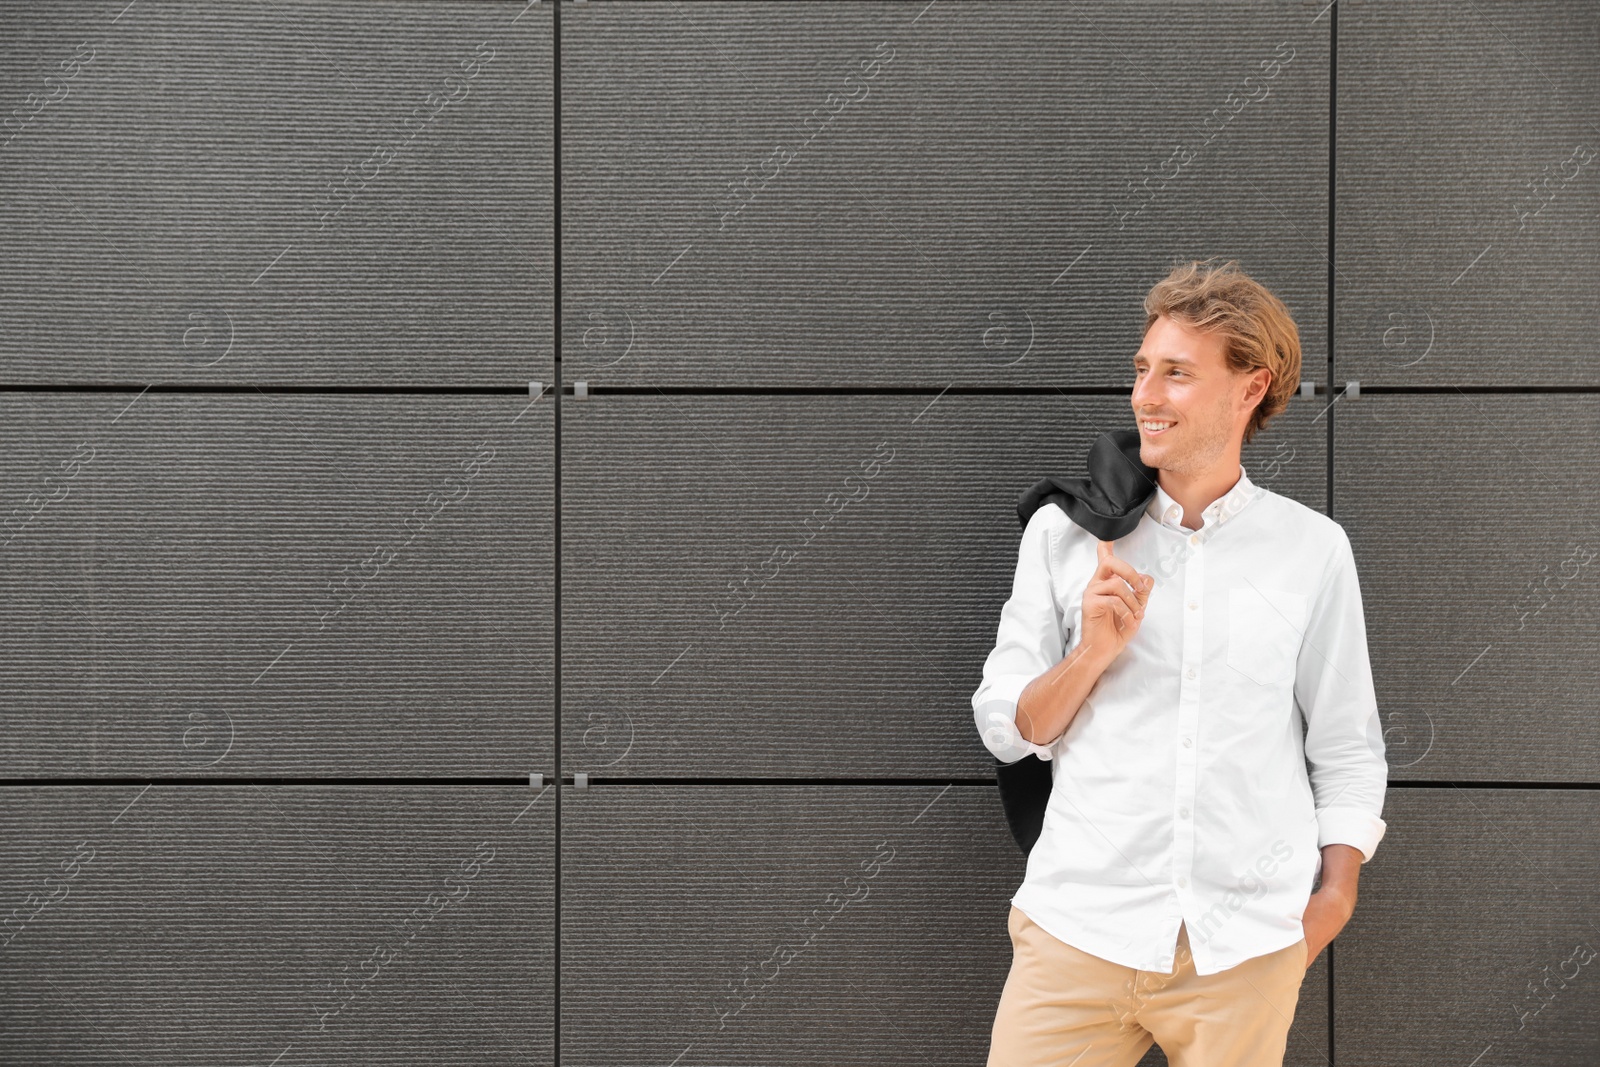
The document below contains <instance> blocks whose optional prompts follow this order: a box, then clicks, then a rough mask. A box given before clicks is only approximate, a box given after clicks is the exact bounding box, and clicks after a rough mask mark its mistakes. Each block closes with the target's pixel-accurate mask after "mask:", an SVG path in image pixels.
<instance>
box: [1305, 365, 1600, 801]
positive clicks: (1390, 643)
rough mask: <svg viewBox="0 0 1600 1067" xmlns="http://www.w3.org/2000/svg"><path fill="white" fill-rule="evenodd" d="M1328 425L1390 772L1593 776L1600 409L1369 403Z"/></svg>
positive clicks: (1593, 404)
mask: <svg viewBox="0 0 1600 1067" xmlns="http://www.w3.org/2000/svg"><path fill="white" fill-rule="evenodd" d="M1334 427H1335V435H1336V437H1335V444H1334V453H1333V454H1334V475H1335V476H1334V495H1333V498H1334V512H1333V513H1334V515H1335V517H1336V518H1337V519H1338V520H1339V522H1340V523H1342V524H1343V525H1344V526H1345V528H1346V530H1347V531H1348V532H1349V534H1350V541H1351V545H1352V547H1353V548H1354V549H1355V554H1356V562H1357V565H1358V566H1359V568H1360V571H1361V590H1362V596H1363V598H1364V599H1365V602H1366V609H1367V631H1368V645H1369V648H1370V649H1371V652H1372V668H1373V675H1374V677H1375V680H1376V682H1377V687H1378V707H1379V709H1380V714H1381V715H1382V717H1383V724H1384V737H1385V740H1386V743H1387V745H1388V749H1389V751H1388V758H1389V771H1390V774H1391V776H1392V777H1394V778H1414V779H1427V780H1431V781H1441V780H1452V779H1453V780H1457V781H1460V780H1478V781H1536V782H1556V781H1586V782H1594V781H1600V722H1597V720H1596V716H1595V712H1596V710H1597V705H1596V698H1595V693H1596V690H1597V689H1600V661H1597V659H1596V657H1595V649H1596V647H1600V585H1597V584H1596V577H1597V575H1600V522H1597V520H1596V508H1595V505H1596V503H1597V502H1600V488H1597V482H1596V480H1595V475H1594V471H1595V464H1596V463H1597V462H1600V450H1597V449H1596V447H1595V439H1596V437H1597V436H1600V401H1597V400H1596V398H1595V397H1593V396H1561V395H1543V396H1515V395H1484V394H1468V393H1455V394H1451V395H1445V396H1363V397H1361V398H1360V399H1358V400H1352V401H1348V402H1341V403H1340V404H1339V408H1338V413H1337V418H1336V421H1335V423H1334Z"/></svg>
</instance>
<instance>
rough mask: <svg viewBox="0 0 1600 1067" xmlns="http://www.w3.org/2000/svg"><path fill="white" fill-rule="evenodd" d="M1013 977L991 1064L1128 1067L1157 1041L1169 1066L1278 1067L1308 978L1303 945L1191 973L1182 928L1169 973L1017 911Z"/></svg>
mask: <svg viewBox="0 0 1600 1067" xmlns="http://www.w3.org/2000/svg"><path fill="white" fill-rule="evenodd" d="M1007 927H1008V929H1009V930H1010V931H1011V949H1012V956H1011V973H1010V974H1009V975H1008V976H1007V977H1006V985H1005V990H1004V991H1003V992H1002V993H1001V994H1000V1006H999V1008H998V1010H997V1011H996V1012H995V1019H994V1031H993V1033H992V1034H991V1036H990V1041H989V1065H988V1067H1134V1065H1135V1064H1137V1063H1138V1062H1139V1060H1140V1058H1141V1057H1143V1056H1144V1054H1145V1052H1146V1051H1147V1050H1148V1049H1149V1048H1150V1046H1151V1044H1153V1043H1154V1042H1157V1041H1159V1042H1160V1043H1161V1048H1162V1051H1164V1052H1165V1053H1166V1054H1167V1062H1168V1063H1169V1064H1170V1065H1171V1067H1282V1065H1283V1050H1284V1045H1285V1044H1286V1043H1287V1041H1288V1038H1289V1024H1290V1023H1291V1022H1293V1021H1294V1009H1295V1005H1296V1003H1297V1002H1298V1001H1299V999H1300V983H1301V981H1302V980H1303V979H1304V978H1305V973H1306V953H1307V951H1308V948H1309V946H1307V944H1306V941H1305V939H1304V938H1301V939H1300V940H1299V941H1297V942H1295V943H1294V944H1292V945H1290V946H1288V947H1287V948H1283V949H1279V950H1278V951H1277V952H1269V953H1267V954H1266V955H1265V956H1257V957H1255V958H1254V959H1248V960H1245V961H1244V962H1243V963H1241V964H1239V965H1238V966H1235V967H1230V968H1229V969H1228V970H1226V971H1221V972H1219V973H1217V974H1208V975H1204V976H1202V975H1197V974H1195V970H1194V957H1193V956H1192V955H1191V954H1190V951H1189V931H1188V928H1187V926H1181V927H1179V930H1178V946H1177V954H1176V959H1175V961H1174V962H1175V964H1176V968H1177V969H1176V971H1175V972H1174V973H1173V974H1170V975H1167V974H1159V973H1157V972H1155V971H1141V970H1137V969H1135V968H1133V967H1124V966H1122V965H1121V964H1117V963H1112V962H1111V961H1110V960H1105V959H1101V958H1100V957H1099V956H1094V955H1090V954H1089V953H1087V952H1084V951H1082V950H1081V949H1077V948H1074V947H1072V946H1071V945H1068V944H1065V943H1064V942H1062V941H1059V940H1057V939H1056V938H1055V937H1053V936H1052V935H1050V934H1048V933H1046V932H1045V931H1044V929H1043V928H1041V927H1040V926H1039V924H1037V923H1035V922H1034V921H1033V920H1032V919H1030V918H1028V916H1027V914H1026V913H1024V912H1023V911H1022V909H1020V908H1018V907H1017V906H1016V905H1015V904H1013V905H1012V906H1011V916H1010V918H1009V920H1007Z"/></svg>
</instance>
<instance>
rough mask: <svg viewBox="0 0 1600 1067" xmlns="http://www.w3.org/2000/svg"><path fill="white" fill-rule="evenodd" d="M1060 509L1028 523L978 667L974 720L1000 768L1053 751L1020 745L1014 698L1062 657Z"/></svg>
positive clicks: (1030, 744) (1041, 510) (1041, 513)
mask: <svg viewBox="0 0 1600 1067" xmlns="http://www.w3.org/2000/svg"><path fill="white" fill-rule="evenodd" d="M1058 516H1059V517H1060V519H1065V516H1063V515H1061V509H1060V508H1058V507H1056V506H1055V505H1054V504H1046V505H1045V506H1043V507H1041V508H1039V509H1038V510H1036V511H1035V512H1034V513H1033V514H1032V515H1031V516H1029V518H1028V525H1027V526H1026V527H1025V528H1024V529H1023V531H1022V543H1021V546H1020V547H1019V549H1018V551H1017V570H1016V574H1015V576H1014V577H1013V578H1012V580H1011V596H1010V598H1009V599H1008V600H1007V601H1006V602H1005V606H1004V607H1002V608H1001V609H1000V627H999V631H998V633H997V635H996V638H995V646H994V649H993V650H992V651H991V652H990V653H989V656H988V658H987V659H986V660H985V661H984V664H983V681H982V682H981V683H980V684H979V685H978V689H977V692H975V693H973V694H972V712H973V719H974V721H975V722H976V723H977V727H978V734H979V736H981V737H982V738H983V744H984V747H986V748H987V749H988V750H989V751H990V752H992V753H993V754H994V756H995V758H996V759H998V760H1000V761H1001V762H1003V763H1015V762H1016V761H1017V760H1019V759H1021V758H1022V757H1024V756H1026V755H1028V754H1030V753H1032V754H1033V755H1036V756H1038V757H1039V758H1040V759H1046V760H1047V759H1051V758H1052V756H1053V751H1052V750H1051V749H1050V748H1049V747H1047V746H1045V745H1037V744H1034V743H1033V742H1031V741H1026V740H1024V739H1023V737H1022V734H1021V732H1020V731H1018V729H1017V721H1016V716H1017V698H1018V697H1020V696H1021V695H1022V691H1023V690H1024V689H1026V688H1027V687H1028V683H1029V682H1031V681H1033V680H1034V679H1035V678H1037V677H1039V675H1041V674H1043V673H1044V672H1045V671H1047V670H1049V669H1050V668H1051V667H1053V666H1055V665H1056V664H1057V663H1059V662H1061V658H1062V656H1063V655H1065V651H1064V647H1063V635H1062V631H1061V612H1060V611H1059V610H1058V608H1057V606H1056V596H1055V588H1054V584H1053V581H1052V578H1051V559H1052V555H1053V551H1054V546H1055V533H1056V530H1057V529H1058V518H1057V517H1058Z"/></svg>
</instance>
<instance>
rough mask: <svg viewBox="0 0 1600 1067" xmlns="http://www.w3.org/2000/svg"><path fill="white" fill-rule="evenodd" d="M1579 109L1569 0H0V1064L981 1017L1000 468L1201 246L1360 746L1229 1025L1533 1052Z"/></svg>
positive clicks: (776, 1039)
mask: <svg viewBox="0 0 1600 1067" xmlns="http://www.w3.org/2000/svg"><path fill="white" fill-rule="evenodd" d="M1247 77H1248V78H1250V79H1251V80H1250V81H1249V82H1246V81H1245V79H1246V78H1247ZM430 94H432V95H431V96H430ZM830 94H833V95H830ZM1230 94H1237V95H1234V96H1232V97H1230ZM1241 98H1248V102H1246V103H1244V105H1243V106H1242V107H1240V106H1239V102H1240V100H1241ZM846 100H847V101H848V102H842V101H846ZM1597 101H1600V8H1596V7H1594V6H1593V5H1590V4H1587V3H1582V2H1578V0H1568V2H1554V0H1548V2H1542V3H1537V4H1534V3H1526V2H1513V0H1493V2H1491V0H1473V2H1471V3H1468V4H1466V5H1457V4H1447V3H1444V2H1443V0H1429V2H1426V3H1422V2H1417V3H1411V4H1406V5H1388V4H1376V3H1351V2H1350V0H1344V2H1342V3H1339V4H1338V6H1337V9H1336V10H1335V9H1334V8H1333V7H1331V6H1329V5H1327V4H1326V3H1325V0H1305V2H1276V3H1254V4H1249V3H1232V4H1206V5H1200V4H1186V3H1185V4H1157V3H1150V2H1144V3H1132V4H1129V3H1123V4H1096V3H1087V2H1074V3H1070V4H1064V3H1054V2H1052V3H1045V2H1016V3H975V2H973V3H961V2H956V0H939V2H937V3H931V4H930V3H924V2H922V0H912V2H908V3H877V2H833V3H807V4H802V3H773V2H759V3H758V2H755V0H738V2H728V3H711V2H697V0H682V2H674V0H663V2H659V3H658V2H646V0H624V2H603V0H594V2H581V3H571V2H569V3H562V4H560V5H559V9H558V7H557V5H556V4H555V3H551V2H541V3H536V4H533V5H525V3H524V2H523V0H505V2H487V0H470V2H446V0H392V2H372V0H362V2H356V0H350V2H348V3H335V2H328V0H317V2H294V0H269V2H267V3H264V4H251V5H239V6H237V7H222V6H219V5H213V4H203V3H199V2H192V3H158V2H156V0H137V2H135V3H133V4H131V5H129V4H126V0H111V2H110V3H107V4H99V3H88V2H62V3H54V4H50V5H31V4H23V3H20V2H10V0H8V2H5V3H4V4H0V118H4V117H6V116H12V118H11V121H10V122H9V123H7V124H6V125H5V126H4V128H3V129H0V359H3V365H0V449H3V452H0V455H3V465H0V471H3V477H4V482H3V484H0V494H3V495H0V523H3V526H0V649H3V652H0V712H3V720H0V894H3V896H0V905H3V906H0V916H7V917H8V918H6V920H5V924H4V930H3V933H0V1061H3V1062H5V1063H13V1062H15V1063H19V1064H21V1063H29V1064H32V1063H51V1064H53V1063H72V1064H124V1063H193V1064H200V1063H206V1064H212V1063H230V1064H232V1063H237V1064H246V1063H251V1064H254V1063H261V1064H269V1063H275V1064H278V1065H280V1067H290V1065H293V1064H317V1063H355V1062H360V1063H386V1064H387V1063H396V1062H417V1063H436V1062H473V1063H508V1064H522V1063H535V1064H546V1063H555V1062H557V1061H559V1062H562V1063H568V1064H585V1065H600V1064H605V1065H630V1064H637V1065H647V1064H671V1063H677V1064H680V1065H683V1067H689V1065H691V1064H700V1065H714V1064H728V1063H761V1064H774V1065H776V1064H801V1063H803V1064H816V1065H823V1064H827V1065H830V1067H831V1065H837V1064H856V1063H860V1064H867V1063H871V1064H891V1063H892V1064H900V1063H906V1064H910V1063H917V1064H977V1063H982V1062H983V1060H984V1056H985V1052H986V1049H987V1045H988V1036H989V1027H990V1024H991V1022H992V1019H993V1013H994V1007H995V1003H996V1001H997V999H998V997H999V993H1000V988H1001V985H1002V984H1003V982H1004V979H1005V974H1006V969H1007V967H1008V966H1009V962H1010V946H1009V943H1008V941H1007V936H1006V927H1005V913H1006V907H1007V903H1006V901H1007V899H1008V898H1009V896H1010V894H1011V893H1012V892H1013V890H1014V889H1015V887H1016V885H1017V883H1018V882H1019V880H1020V878H1021V876H1022V869H1023V859H1022V856H1021V854H1020V853H1019V852H1017V850H1016V848H1015V846H1014V845H1013V844H1012V842H1011V840H1010V838H1009V836H1008V834H1007V832H1006V830H1005V827H1004V823H1003V820H1002V818H1001V815H1000V810H999V804H998V801H997V799H996V796H995V792H994V787H993V784H992V777H991V774H992V765H993V761H992V759H991V758H990V757H989V756H988V754H987V752H986V751H985V750H984V749H983V747H982V745H981V743H980V742H979V739H978V737H977V735H976V732H975V730H974V729H973V726H972V721H971V709H970V707H969V705H968V698H969V697H970V695H971V693H972V691H973V689H974V688H975V687H976V685H977V681H978V678H979V672H980V669H981V665H982V660H983V656H984V655H985V654H986V652H987V650H988V647H989V643H990V642H991V641H992V639H993V634H994V626H995V623H996V621H997V619H998V612H999V608H1000V605H1001V603H1002V602H1003V599H1004V596H1005V594H1006V591H1007V590H1008V589H1009V584H1010V577H1011V569H1012V566H1013V564H1014V561H1015V545H1016V538H1017V534H1018V530H1017V525H1016V517H1015V512H1014V504H1015V500H1016V496H1017V494H1018V492H1019V491H1020V490H1021V489H1022V488H1023V487H1024V486H1025V485H1027V484H1028V483H1030V482H1031V481H1033V480H1034V479H1036V478H1038V477H1040V476H1042V475H1044V474H1048V473H1067V472H1070V471H1071V470H1072V469H1073V468H1074V466H1075V465H1076V464H1077V463H1078V462H1080V457H1081V456H1082V454H1083V452H1084V449H1085V448H1086V446H1087V445H1088V443H1089V441H1091V440H1092V439H1093V437H1094V436H1095V435H1096V434H1097V433H1098V432H1100V431H1101V430H1104V429H1107V428H1112V427H1118V426H1125V425H1128V424H1129V421H1130V420H1129V412H1128V405H1127V389H1128V385H1129V382H1130V380H1131V372H1130V369H1129V359H1130V357H1131V354H1132V353H1133V351H1134V350H1135V349H1136V348H1137V346H1138V343H1139V330H1140V326H1141V323H1142V314H1141V312H1140V301H1141V299H1142V297H1143V295H1144V292H1145V291H1146V290H1147V289H1148V287H1149V286H1150V285H1151V284H1152V283H1153V282H1154V281H1155V280H1156V279H1157V278H1159V277H1160V276H1161V274H1163V273H1164V272H1165V269H1166V266H1167V265H1168V264H1169V263H1170V262H1171V261H1172V260H1174V259H1179V258H1184V259H1187V258H1197V257H1205V256H1211V255H1222V256H1227V257H1234V258H1238V259H1239V260H1240V261H1241V262H1242V264H1243V265H1244V266H1245V268H1246V269H1247V270H1249V271H1251V273H1253V274H1255V275H1256V276H1257V277H1259V278H1261V279H1262V280H1263V281H1264V282H1266V283H1267V284H1268V285H1269V286H1271V287H1272V288H1273V289H1274V290H1275V291H1277V292H1278V293H1279V294H1280V295H1281V296H1283V298H1284V299H1285V300H1286V301H1287V302H1288V303H1289V305H1290V307H1291V309H1292V310H1293V311H1294V313H1295V315H1296V319H1297V321H1298V323H1299V326H1300V330H1301V338H1302V342H1303V345H1304V358H1305V364H1304V368H1303V371H1304V373H1303V377H1304V380H1305V382H1306V383H1308V385H1309V386H1310V389H1311V391H1309V392H1307V393H1306V394H1305V395H1303V396H1302V397H1300V398H1297V400H1296V401H1295V402H1294V403H1293V404H1292V405H1291V407H1290V409H1289V410H1288V411H1287V412H1286V413H1285V414H1284V415H1282V416H1281V417H1280V418H1279V419H1278V420H1276V421H1275V422H1274V423H1273V424H1272V426H1271V427H1270V428H1269V429H1268V430H1267V432H1266V433H1264V434H1263V435H1262V436H1260V437H1259V438H1257V440H1256V441H1255V442H1253V443H1252V445H1251V446H1250V447H1249V448H1247V449H1246V453H1245V456H1244V463H1245V466H1246V468H1247V469H1248V470H1249V471H1250V474H1251V477H1252V479H1253V480H1255V481H1257V482H1260V483H1262V484H1265V485H1268V486H1269V487H1270V488H1272V489H1274V490H1275V491H1277V492H1280V493H1283V494H1285V495H1288V496H1291V497H1294V498H1295V499H1297V500H1300V501H1302V502H1304V503H1306V504H1307V505H1309V506H1311V507H1314V508H1317V509H1319V510H1322V511H1324V512H1325V513H1327V514H1330V515H1332V516H1333V517H1334V518H1335V519H1337V520H1338V521H1339V522H1341V523H1342V524H1343V525H1344V526H1345V528H1346V529H1347V530H1348V531H1349V533H1350V535H1351V540H1352V543H1353V545H1354V547H1355V550H1356V555H1357V560H1358V565H1359V566H1360V568H1361V573H1362V585H1363V594H1364V597H1365V601H1366V611H1367V619H1368V628H1369V634H1370V641H1371V649H1372V655H1373V663H1374V669H1375V672H1376V675H1377V684H1378V689H1379V701H1380V708H1381V712H1382V715H1383V718H1384V724H1385V727H1386V739H1387V741H1388V744H1389V754H1390V765H1391V774H1392V780H1391V782H1392V784H1391V790H1390V793H1389V801H1388V805H1387V807H1386V809H1385V818H1386V820H1387V821H1388V823H1389V832H1388V836H1387V837H1386V839H1385V841H1384V843H1383V845H1382V846H1381V847H1380V851H1379V853H1378V855H1377V856H1376V857H1375V858H1374V861H1373V862H1372V863H1371V864H1369V865H1367V866H1366V867H1365V868H1364V874H1365V877H1364V878H1363V880H1362V883H1363V884H1362V891H1361V904H1360V907H1359V908H1358V909H1357V912H1356V915H1355V918H1354V920H1353V921H1352V923H1351V924H1350V926H1349V927H1347V928H1346V930H1345V931H1344V933H1343V934H1342V935H1341V936H1340V938H1339V939H1338V941H1337V942H1336V943H1335V944H1334V945H1333V946H1332V947H1331V948H1330V949H1329V950H1328V951H1327V952H1326V953H1325V954H1324V955H1323V957H1322V958H1321V959H1319V961H1318V962H1317V964H1316V965H1315V966H1314V967H1313V968H1312V970H1311V972H1310V974H1309V975H1308V978H1307V983H1306V985H1305V987H1304V990H1303V992H1302V996H1301V1002H1300V1008H1299V1010H1298V1012H1297V1015H1296V1019H1295V1025H1294V1030H1293V1032H1292V1034H1291V1039H1290V1045H1289V1053H1288V1056H1287V1058H1286V1061H1285V1062H1286V1063H1287V1064H1292V1065H1296V1067H1298V1065H1312V1064H1315V1065H1322V1064H1328V1063H1335V1064H1338V1065H1339V1067H1346V1065H1351V1067H1354V1065H1365V1064H1371V1065H1378V1064H1385V1065H1391V1064H1396V1065H1397V1064H1413V1063H1415V1064H1421V1063H1428V1064H1434V1063H1441V1062H1444V1063H1461V1064H1467V1063H1476V1064H1479V1065H1482V1067H1490V1065H1500V1064H1520V1063H1535V1062H1537V1063H1541V1064H1573V1065H1577V1064H1592V1063H1594V1062H1596V1061H1597V1060H1600V977H1597V972H1596V968H1597V967H1600V960H1596V961H1595V962H1593V963H1588V962H1581V961H1586V960H1588V958H1589V956H1590V955H1592V954H1593V951H1594V948H1596V947H1600V907H1597V905H1600V891H1597V889H1596V881H1595V877H1594V872H1595V870H1596V867H1597V865H1600V835H1597V833H1596V830H1595V826H1596V824H1597V818H1600V808H1597V803H1600V801H1597V794H1596V792H1595V788H1596V786H1597V785H1600V728H1597V727H1596V725H1595V723H1596V712H1597V710H1600V708H1597V704H1596V697H1595V693H1596V688H1597V684H1596V683H1597V682H1600V669H1597V663H1600V657H1597V656H1596V648H1597V645H1600V585H1597V582H1596V574H1597V573H1600V561H1597V560H1596V558H1595V557H1596V553H1597V551H1600V525H1597V524H1600V519H1597V518H1596V516H1595V513H1596V504H1597V503H1600V489H1597V482H1596V479H1595V475H1594V471H1595V469H1596V463H1597V462H1600V453H1597V451H1596V445H1595V443H1594V442H1595V439H1596V431H1597V430H1600V408H1597V403H1596V392H1597V390H1600V370H1597V364H1596V362H1595V361H1594V360H1593V358H1592V353H1593V348H1594V339H1595V336H1596V331H1597V328H1600V312H1597V306H1600V304H1597V300H1596V295H1597V292H1600V156H1597V151H1600V109H1597V106H1596V105H1597ZM1234 108H1238V110H1237V113H1233V111H1232V109H1234ZM835 109H836V110H837V113H836V114H831V111H832V110H835ZM1180 147H1181V148H1184V149H1186V150H1188V152H1191V153H1192V158H1191V159H1189V161H1188V162H1187V164H1185V165H1183V166H1181V167H1180V166H1178V165H1177V164H1176V163H1175V162H1171V160H1172V159H1173V152H1174V150H1175V148H1180ZM558 178H559V184H558ZM340 186H342V187H343V189H344V192H342V193H341V192H340V191H339V189H338V188H337V187H340ZM1352 383H1359V385H1354V384H1352ZM780 548H788V549H789V550H791V551H792V552H795V553H797V555H796V558H795V559H794V560H793V562H791V563H789V564H787V565H785V566H782V567H777V568H776V569H774V568H772V567H771V566H764V564H765V563H766V561H767V560H769V559H770V558H771V557H772V555H773V553H774V551H775V550H777V549H780ZM557 783H559V784H557ZM864 872H870V874H868V875H867V876H868V877H869V878H870V881H871V886H870V892H869V893H868V895H867V897H866V898H865V899H861V900H858V901H856V902H854V903H852V904H850V905H849V906H847V907H845V908H844V909H843V910H841V911H838V912H837V914H835V913H834V908H835V906H836V905H837V901H838V900H839V899H841V898H840V897H839V896H838V894H839V892H840V890H841V886H842V884H843V879H844V878H845V877H847V876H849V875H852V874H856V875H858V876H861V875H863V874H864ZM814 916H821V917H822V918H820V919H817V918H812V919H811V925H807V921H808V917H814ZM785 946H787V947H788V948H790V949H791V950H794V949H799V952H798V955H797V956H796V957H795V958H794V959H793V960H792V961H790V962H788V963H786V964H784V965H782V966H781V967H774V966H773V965H771V964H770V963H769V962H768V961H770V960H771V959H772V957H773V954H774V952H775V951H776V950H780V949H782V948H784V947H785ZM764 964H765V966H763V965H764ZM1162 1062H1164V1057H1163V1056H1162V1055H1161V1053H1160V1052H1159V1050H1155V1049H1153V1050H1152V1051H1151V1053H1150V1055H1149V1056H1148V1057H1147V1058H1146V1063H1147V1064H1158V1063H1162Z"/></svg>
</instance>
